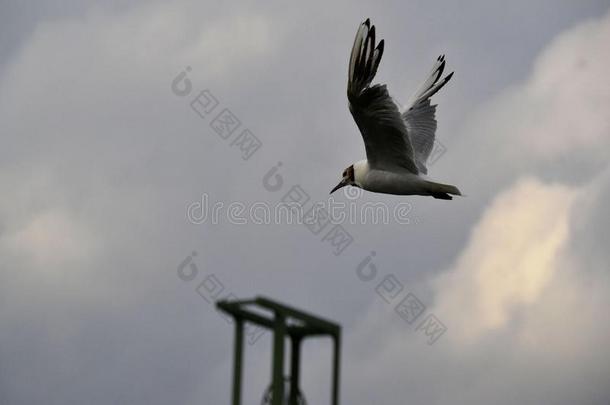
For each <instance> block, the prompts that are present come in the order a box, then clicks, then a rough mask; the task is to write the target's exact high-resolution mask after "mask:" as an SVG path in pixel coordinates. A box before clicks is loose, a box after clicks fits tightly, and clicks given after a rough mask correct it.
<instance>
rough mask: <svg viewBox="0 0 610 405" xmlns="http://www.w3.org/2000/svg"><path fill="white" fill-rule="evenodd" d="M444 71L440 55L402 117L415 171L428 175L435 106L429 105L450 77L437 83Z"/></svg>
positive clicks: (434, 129) (433, 133) (450, 74)
mask: <svg viewBox="0 0 610 405" xmlns="http://www.w3.org/2000/svg"><path fill="white" fill-rule="evenodd" d="M444 69H445V55H441V56H439V57H438V59H437V60H436V63H435V64H434V66H433V67H432V70H431V71H430V74H429V75H428V78H427V79H426V80H425V81H424V82H423V83H422V85H421V86H420V87H419V89H418V90H417V91H416V92H415V94H414V95H413V97H412V98H411V101H410V102H409V104H407V108H406V109H405V111H404V112H403V113H402V117H403V119H404V122H405V126H406V127H407V132H408V134H409V140H410V141H411V145H412V146H413V157H414V158H415V159H414V160H415V164H416V165H417V169H418V170H419V171H420V172H421V173H424V174H426V173H428V169H427V168H426V162H427V161H428V157H429V156H430V152H432V149H433V147H434V136H435V133H436V117H435V113H436V104H434V105H431V104H430V97H432V95H434V94H435V93H436V92H437V91H439V90H440V89H441V88H442V87H443V86H444V85H445V84H447V82H448V81H449V79H451V77H452V76H453V72H451V73H449V74H448V75H447V76H445V77H444V78H443V79H442V80H440V81H439V79H440V78H441V76H442V74H443V70H444Z"/></svg>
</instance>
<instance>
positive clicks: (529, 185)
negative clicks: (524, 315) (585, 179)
mask: <svg viewBox="0 0 610 405" xmlns="http://www.w3.org/2000/svg"><path fill="white" fill-rule="evenodd" d="M574 198H575V191H573V190H571V189H569V188H567V187H565V186H561V185H546V184H542V183H540V182H539V181H538V180H535V179H523V180H520V181H519V182H517V184H515V185H514V186H513V187H511V188H510V189H509V190H506V191H504V192H502V193H500V194H498V195H497V197H496V198H495V199H494V201H493V202H492V203H491V205H490V207H489V208H487V210H486V211H485V213H484V214H483V217H482V218H481V220H480V221H479V223H478V224H477V225H476V226H475V227H474V229H473V230H472V233H471V237H470V241H469V243H468V245H467V246H466V248H465V249H464V250H463V252H462V253H461V254H460V257H459V258H458V259H457V261H456V264H455V266H454V267H453V268H451V269H450V270H449V271H448V272H447V274H446V275H444V276H443V277H441V279H440V280H439V281H438V286H437V295H438V297H439V302H438V303H437V306H436V310H437V311H438V312H439V313H441V314H443V317H444V319H450V320H452V319H456V318H457V319H458V320H459V321H458V322H457V323H455V324H453V323H452V324H451V326H452V327H451V331H452V334H451V337H452V338H453V337H455V338H464V339H474V338H476V337H478V336H480V335H481V334H485V333H486V332H489V331H490V330H492V329H495V328H499V327H503V326H505V325H506V324H507V322H508V321H509V319H510V317H511V310H512V309H513V308H514V307H516V306H518V305H520V304H529V303H532V302H535V301H536V299H537V298H538V297H539V295H540V293H541V291H542V290H543V289H544V288H545V287H546V286H547V284H548V283H549V281H550V280H551V279H552V277H553V276H554V271H555V269H556V267H557V263H556V260H557V259H558V254H559V252H560V251H561V249H562V248H563V247H564V246H565V243H566V241H567V239H568V232H569V230H568V223H569V217H568V214H569V212H570V208H571V207H572V204H573V200H574ZM464 313H467V314H470V316H469V317H467V318H466V319H464V318H463V317H462V316H461V315H462V314H464Z"/></svg>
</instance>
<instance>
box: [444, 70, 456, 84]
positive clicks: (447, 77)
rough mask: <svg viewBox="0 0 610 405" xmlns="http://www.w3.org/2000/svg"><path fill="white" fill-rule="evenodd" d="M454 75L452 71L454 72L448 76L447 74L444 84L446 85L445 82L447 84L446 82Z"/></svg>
mask: <svg viewBox="0 0 610 405" xmlns="http://www.w3.org/2000/svg"><path fill="white" fill-rule="evenodd" d="M454 73H455V71H454V72H451V73H449V74H448V75H447V76H446V77H445V83H446V82H448V81H449V80H450V79H451V78H452V77H453V74H454Z"/></svg>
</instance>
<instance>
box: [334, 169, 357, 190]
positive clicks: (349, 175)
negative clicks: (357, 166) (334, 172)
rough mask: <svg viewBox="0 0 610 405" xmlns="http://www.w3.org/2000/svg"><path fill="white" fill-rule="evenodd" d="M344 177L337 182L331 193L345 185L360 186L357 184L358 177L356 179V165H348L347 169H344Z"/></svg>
mask: <svg viewBox="0 0 610 405" xmlns="http://www.w3.org/2000/svg"><path fill="white" fill-rule="evenodd" d="M342 176H343V178H342V179H341V181H340V182H339V184H337V185H336V186H335V188H333V189H332V190H331V191H330V193H331V194H332V193H334V192H335V191H337V190H339V189H340V188H343V187H345V186H355V187H359V186H358V185H357V184H356V179H355V175H354V165H351V166H350V167H348V168H347V169H345V170H343V175H342Z"/></svg>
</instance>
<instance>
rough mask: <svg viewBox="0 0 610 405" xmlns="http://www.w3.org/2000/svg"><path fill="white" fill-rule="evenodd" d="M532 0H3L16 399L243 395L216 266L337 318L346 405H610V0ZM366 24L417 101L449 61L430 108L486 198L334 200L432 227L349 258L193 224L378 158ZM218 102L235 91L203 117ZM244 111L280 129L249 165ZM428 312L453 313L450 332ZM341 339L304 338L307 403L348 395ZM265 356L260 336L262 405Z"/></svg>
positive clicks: (253, 392) (453, 159)
mask: <svg viewBox="0 0 610 405" xmlns="http://www.w3.org/2000/svg"><path fill="white" fill-rule="evenodd" d="M530 3H531V2H521V1H517V2H489V1H468V2H461V4H459V5H457V3H456V4H438V3H436V2H423V1H422V2H409V4H404V2H398V1H396V2H388V3H387V4H383V5H379V4H372V3H371V4H369V3H365V2H338V3H333V4H332V5H329V4H326V3H321V2H307V3H300V4H298V5H295V4H287V3H285V2H280V1H276V2H270V3H267V4H265V5H261V4H259V3H258V2H229V3H221V2H214V3H212V2H207V3H205V2H196V1H176V2H172V3H171V4H165V3H164V2H127V1H114V2H106V3H105V4H97V3H96V2H93V1H88V2H77V1H67V2H66V1H46V2H39V3H38V2H19V3H18V4H12V5H8V4H2V6H0V7H1V9H0V11H1V12H0V122H2V130H1V134H0V135H1V136H2V140H3V142H2V147H1V148H0V162H1V163H0V165H1V166H0V168H1V169H0V188H1V189H2V190H3V194H4V196H5V197H4V198H3V199H1V200H0V257H2V261H1V262H0V263H1V271H0V303H1V305H0V404H11V405H12V404H82V403H89V404H109V403H113V404H114V403H121V404H123V403H124V404H167V403H176V404H201V403H203V404H220V403H229V400H230V396H229V394H230V385H229V383H230V372H231V348H232V345H231V339H232V333H233V328H232V327H231V326H230V325H229V324H228V323H227V322H226V320H225V319H224V318H223V317H222V316H220V314H219V313H218V312H216V311H215V309H214V308H213V306H212V305H211V304H209V303H208V302H206V300H204V298H202V296H200V295H199V294H198V292H197V289H198V286H199V285H200V283H202V282H203V281H204V280H208V281H209V280H216V281H217V282H218V283H221V284H222V286H223V290H222V293H221V296H226V295H227V294H229V293H231V294H234V295H235V296H239V297H249V296H254V295H258V294H264V295H268V296H270V297H272V298H275V299H278V300H280V301H285V302H288V303H290V304H291V305H294V306H297V307H301V308H303V309H306V310H309V311H312V312H314V313H319V314H321V315H324V316H325V317H328V318H331V319H334V320H336V321H338V322H340V323H341V324H342V325H343V327H344V335H343V336H344V354H343V363H342V366H343V378H342V398H343V403H362V404H368V403H376V404H395V403H414V404H420V403H421V404H424V403H427V404H439V405H444V404H473V403H494V404H507V405H508V404H516V403H526V404H528V403H536V404H574V403H579V404H595V405H597V404H600V405H601V404H607V403H609V402H610V390H609V388H608V386H609V383H610V380H609V378H608V376H610V367H609V366H608V365H609V364H610V351H609V350H608V348H607V342H608V339H609V338H610V324H609V323H608V320H607V314H606V313H605V308H608V305H610V275H609V273H608V262H609V259H610V257H609V253H608V250H607V248H606V244H607V242H606V240H607V237H608V229H609V228H610V223H609V220H608V215H607V213H606V207H607V206H608V204H609V203H610V168H609V166H608V162H609V159H608V158H609V157H610V156H609V155H610V152H609V151H610V136H609V134H610V121H609V120H608V117H609V116H610V83H609V82H608V78H607V66H608V65H609V64H610V56H609V55H608V52H607V44H608V43H609V42H610V12H609V10H608V9H609V4H608V3H607V2H606V1H593V0H588V1H580V2H573V1H572V2H568V1H550V0H548V1H538V2H536V4H535V5H532V4H530ZM322 11H324V13H322ZM366 17H370V18H371V19H372V22H373V23H374V24H375V25H376V26H377V32H378V36H379V37H381V38H385V40H386V51H385V55H384V59H383V61H382V63H381V66H380V69H379V74H378V78H377V80H378V81H381V82H386V83H388V87H389V89H390V92H391V93H392V95H393V96H394V97H395V98H396V100H397V101H398V102H401V103H405V102H406V101H407V100H408V98H409V96H410V95H411V92H412V91H413V90H414V89H415V88H416V86H417V85H418V84H419V82H420V81H422V80H423V79H424V78H425V74H426V73H427V72H428V70H429V68H430V66H431V65H432V63H433V62H434V60H435V59H436V57H437V56H438V55H439V54H442V53H444V54H446V58H447V61H448V62H447V63H448V69H450V70H455V71H456V74H455V76H454V78H453V79H452V80H451V82H450V83H449V84H448V85H447V86H446V87H445V88H444V89H443V90H442V91H441V92H440V93H439V94H437V95H436V96H434V99H433V101H434V102H435V103H439V107H438V112H437V117H438V118H439V127H438V131H437V139H439V140H440V142H441V143H442V144H443V145H444V146H445V147H446V152H445V153H444V154H443V155H442V156H441V157H440V159H439V160H438V161H437V162H436V163H434V165H432V167H431V168H430V173H429V174H430V176H431V177H432V178H434V179H438V180H439V181H442V182H447V183H450V184H455V185H457V186H458V187H459V188H460V189H461V190H462V191H463V192H464V193H465V194H466V195H467V197H464V198H460V199H455V200H453V201H450V202H448V201H438V200H433V199H429V198H428V199H427V198H421V197H396V196H387V195H378V194H369V193H364V194H359V195H358V197H357V198H356V199H354V198H353V196H352V195H350V194H344V193H337V195H336V197H335V200H336V201H338V202H344V203H348V204H351V206H354V207H356V208H357V209H359V208H362V206H363V204H366V203H377V202H381V203H383V204H385V205H386V206H387V207H389V208H390V209H391V210H394V209H398V208H400V207H408V210H407V211H408V212H407V214H406V219H407V220H408V221H403V222H408V223H398V222H397V221H395V220H391V221H390V223H388V224H371V223H370V222H369V223H361V221H356V223H349V222H347V223H344V224H343V226H344V229H345V230H346V231H347V232H348V233H349V235H351V237H352V238H353V242H352V243H351V244H350V245H349V246H347V247H346V248H345V250H343V251H342V252H341V253H340V254H338V255H337V254H334V253H333V246H331V244H330V243H328V241H327V240H323V239H324V235H325V234H326V232H327V231H328V229H330V226H329V228H326V229H325V230H323V231H322V232H321V233H320V234H317V235H314V234H313V233H312V232H310V230H308V229H307V228H306V227H305V226H304V225H302V224H292V225H290V224H286V223H279V224H267V225H264V224H255V223H253V222H252V221H249V222H248V223H247V224H236V223H230V221H229V220H228V219H227V217H226V215H225V216H221V219H220V220H219V221H218V223H212V221H211V220H210V219H208V220H207V221H204V222H203V223H201V224H193V223H191V222H190V221H189V220H188V218H187V207H189V206H193V205H192V204H194V203H196V202H198V201H201V200H202V196H203V195H205V196H206V198H207V199H208V202H209V203H210V205H211V204H213V203H214V202H222V203H223V204H224V206H225V208H226V207H227V206H228V205H229V204H230V203H231V202H237V203H241V204H244V206H246V207H252V206H253V205H254V204H256V203H258V204H263V203H264V204H268V205H274V204H276V203H277V202H279V201H280V200H281V199H282V197H283V196H284V195H285V194H286V193H287V192H288V191H289V190H290V188H291V187H292V186H295V185H299V186H300V187H301V188H302V190H304V191H305V192H306V193H307V194H308V195H309V197H310V203H309V204H311V203H312V202H313V201H327V199H328V191H329V190H330V189H331V188H332V187H333V186H334V185H335V184H336V183H337V182H338V180H339V177H340V176H339V175H340V173H341V171H342V170H343V169H344V168H345V167H347V166H348V165H349V164H351V163H352V162H355V161H357V160H360V159H362V158H363V157H364V148H363V146H362V142H361V139H360V135H359V134H358V132H357V128H356V126H355V125H354V123H353V120H352V117H351V115H350V114H349V112H348V110H347V107H346V104H347V100H346V98H345V85H346V77H347V62H348V58H349V51H350V47H351V45H352V41H353V36H354V34H355V31H356V29H357V26H358V24H359V22H360V21H362V20H363V19H365V18H366ZM187 66H188V67H189V68H190V71H189V72H188V76H187V77H188V80H189V81H190V83H191V91H190V93H189V94H188V95H185V96H179V95H177V94H175V92H173V91H172V81H173V80H174V79H175V78H176V77H177V76H178V75H179V74H180V73H181V72H183V71H184V70H185V69H186V67H187ZM181 83H182V84H183V82H181ZM206 89H207V90H208V91H209V93H206V94H211V95H213V97H214V98H215V99H216V100H217V101H218V105H217V106H216V108H215V109H214V110H213V111H212V112H211V113H210V114H208V115H204V116H203V117H200V116H199V115H198V114H197V113H196V112H195V111H193V109H191V106H190V103H191V101H192V100H193V99H194V98H196V97H197V96H198V95H199V94H200V92H201V91H203V90H206ZM224 108H228V109H230V111H232V113H233V114H234V115H235V116H236V117H237V119H238V120H239V121H240V122H241V126H240V128H239V129H238V131H237V132H241V130H242V129H246V128H247V129H249V130H250V131H251V133H252V134H254V135H255V136H256V137H257V138H258V139H259V140H260V141H261V142H262V146H261V147H260V149H258V150H257V151H256V152H255V153H254V154H253V155H252V156H251V157H250V158H249V159H247V160H244V159H242V155H241V153H242V152H241V151H240V150H239V148H238V146H239V145H236V144H231V143H232V141H233V140H234V137H235V136H236V135H237V133H236V134H233V135H231V138H229V139H228V140H224V139H222V138H221V137H220V136H219V135H218V134H217V133H216V132H215V131H214V129H213V128H212V127H211V124H212V121H213V119H214V117H215V116H216V115H217V114H218V113H219V112H220V111H221V110H223V109H224ZM278 162H281V163H282V165H281V167H280V168H279V171H278V172H277V174H278V175H279V176H281V178H282V179H283V185H282V187H281V188H280V189H279V190H277V191H270V187H269V186H268V185H267V187H265V185H264V177H265V175H266V174H267V173H268V172H269V171H270V170H271V169H272V168H273V167H274V166H275V165H277V164H278ZM407 204H408V205H407ZM397 207H398V208H397ZM371 251H375V256H374V257H373V258H372V261H371V262H370V263H372V264H373V265H374V266H376V269H377V274H376V277H375V279H374V280H372V281H368V282H366V281H362V280H361V279H359V278H358V275H357V274H358V273H357V270H358V268H359V264H362V263H363V260H365V259H366V258H367V256H369V254H370V253H371ZM192 252H196V256H192V260H191V263H193V264H194V265H195V266H196V268H197V274H196V277H195V279H194V280H192V281H183V280H181V279H180V278H179V277H178V271H177V269H178V267H179V265H180V263H183V262H184V260H186V259H187V258H188V256H190V255H191V254H192ZM335 253H336V252H335ZM360 267H361V268H362V266H360ZM212 276H213V277H215V278H213V279H212V278H211V277H212ZM390 276H393V277H394V278H393V279H391V280H394V281H395V282H398V283H400V286H401V288H402V289H401V290H400V291H399V292H398V293H397V294H396V295H395V296H393V297H392V298H391V299H390V298H388V296H387V295H386V299H388V301H390V302H389V303H388V302H386V301H384V299H383V298H382V297H381V296H380V294H379V293H378V291H379V290H381V289H382V288H383V286H387V285H388V284H387V283H388V282H389V281H388V280H390V279H389V278H388V277H390ZM384 280H385V281H386V283H385V284H381V283H383V281H384ZM380 284H381V286H382V287H379V285H380ZM206 285H209V284H206ZM399 289H400V288H399ZM199 291H203V290H202V289H200V290H199ZM393 291H394V292H395V291H398V290H393ZM408 293H411V294H413V295H414V296H416V297H417V298H418V299H419V300H420V301H421V302H422V303H423V304H424V305H425V311H424V312H423V313H422V314H421V315H420V317H419V318H417V320H416V321H414V322H413V323H411V324H408V323H407V322H405V320H403V319H402V318H401V317H400V316H399V315H398V314H397V313H396V312H395V310H394V309H395V307H396V305H397V304H398V303H399V302H400V301H401V300H402V299H403V298H404V297H405V296H406V295H407V294H408ZM428 315H434V316H435V317H436V318H437V319H438V320H440V321H441V322H442V323H443V324H444V325H445V327H446V332H445V333H444V334H442V335H441V336H440V337H439V338H438V340H436V341H435V342H434V344H431V345H429V344H428V337H427V336H426V335H425V333H423V331H422V330H421V329H420V330H417V325H419V324H420V322H422V321H423V320H424V319H427V316H428ZM328 343H329V342H327V341H324V340H320V341H312V342H309V343H307V344H306V345H305V357H304V366H303V367H304V368H303V390H304V392H305V394H306V396H307V397H308V399H309V401H310V403H325V401H327V400H328V395H329V372H330V358H329V357H328V356H329V354H330V350H329V344H328ZM269 345H270V339H269V335H263V336H262V337H261V338H260V339H259V340H258V341H257V342H256V343H255V344H253V345H251V346H248V347H247V353H246V356H247V357H246V375H245V381H246V387H245V393H244V399H245V402H244V403H245V404H257V403H259V401H260V397H261V394H262V392H263V390H264V388H265V387H266V385H267V384H268V383H269V379H270V374H269V359H270V357H269V356H270V351H269Z"/></svg>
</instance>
